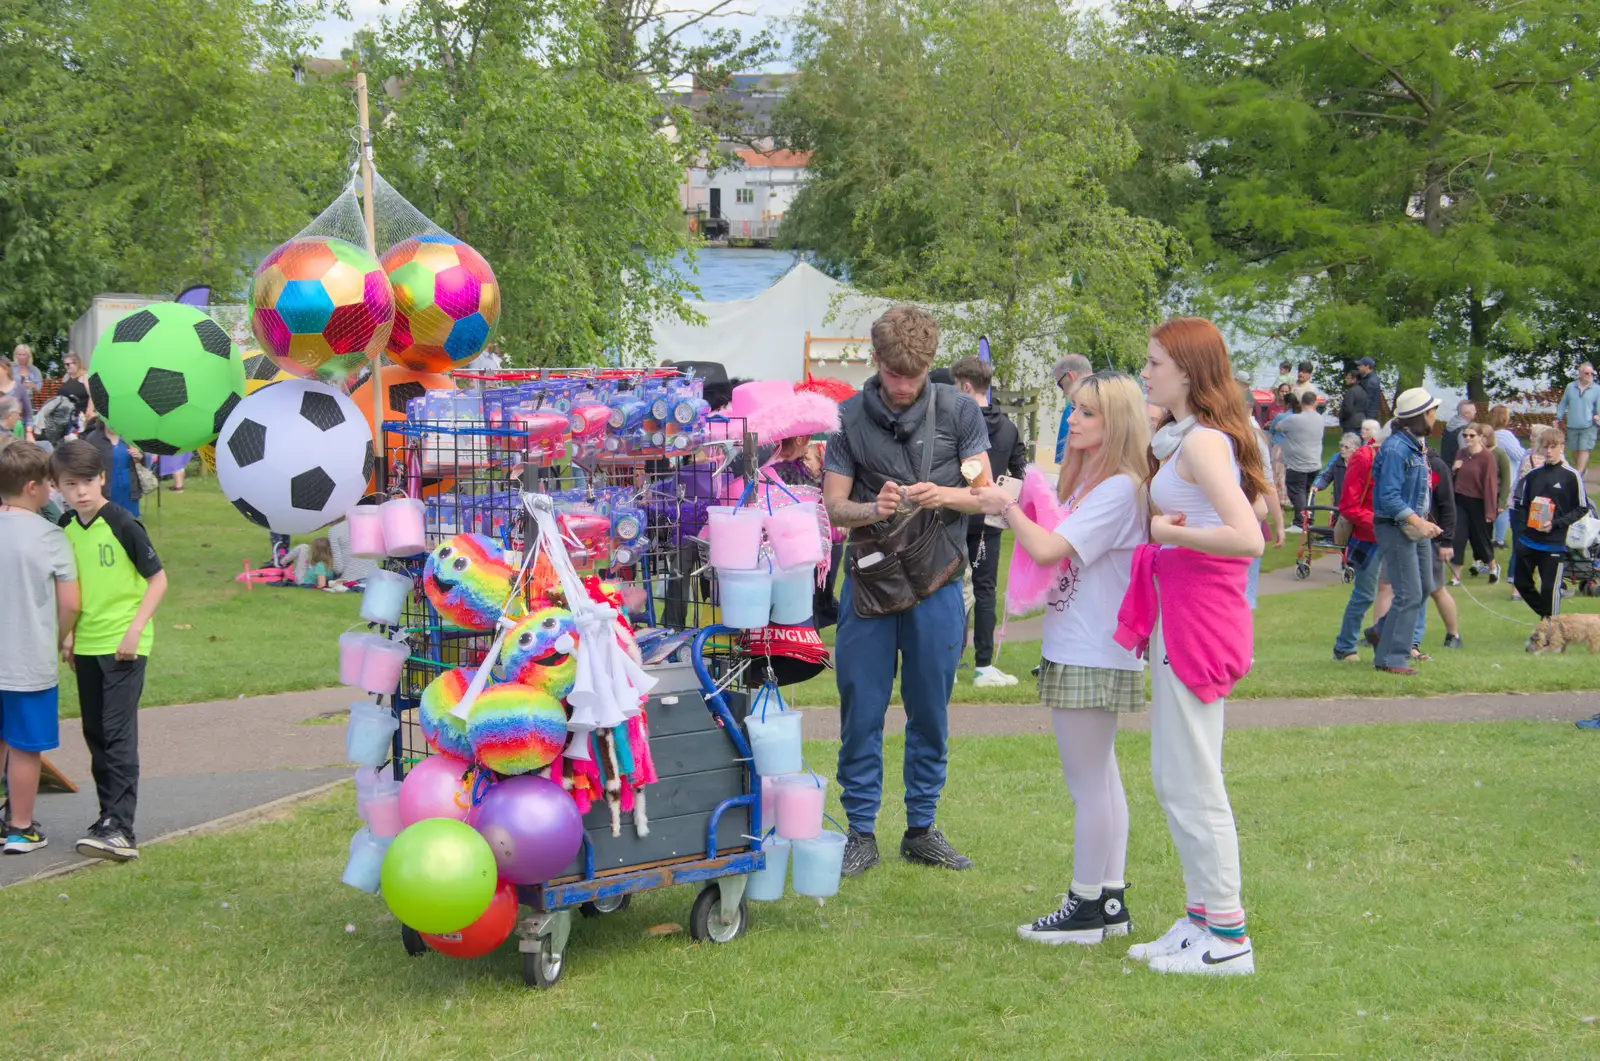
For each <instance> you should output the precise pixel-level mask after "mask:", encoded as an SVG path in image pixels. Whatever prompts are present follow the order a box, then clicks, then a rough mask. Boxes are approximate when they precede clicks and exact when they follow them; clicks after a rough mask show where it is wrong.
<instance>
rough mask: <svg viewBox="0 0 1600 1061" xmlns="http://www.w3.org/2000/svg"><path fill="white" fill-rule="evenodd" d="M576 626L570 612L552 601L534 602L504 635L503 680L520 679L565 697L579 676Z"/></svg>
mask: <svg viewBox="0 0 1600 1061" xmlns="http://www.w3.org/2000/svg"><path fill="white" fill-rule="evenodd" d="M577 650H578V628H577V626H576V625H575V624H574V622H573V619H572V612H570V611H568V610H567V609H566V608H561V607H558V606H556V605H554V604H545V605H543V606H539V605H536V606H535V607H534V609H533V611H532V612H531V613H530V614H529V615H528V617H527V618H526V619H524V620H522V621H521V622H520V623H518V624H517V625H516V626H515V627H514V628H512V630H511V632H510V633H509V634H507V635H506V641H505V645H504V646H503V647H502V648H501V649H500V670H501V672H502V673H503V674H504V675H505V678H506V681H510V682H521V683H522V684H523V685H530V686H532V687H533V688H535V689H539V690H541V691H543V692H546V693H548V694H550V695H551V696H553V697H555V698H556V699H557V700H564V699H566V696H567V694H568V693H570V692H572V683H573V682H574V681H576V680H577V677H578V661H577V659H576V658H575V653H576V652H577Z"/></svg>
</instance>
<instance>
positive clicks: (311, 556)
mask: <svg viewBox="0 0 1600 1061" xmlns="http://www.w3.org/2000/svg"><path fill="white" fill-rule="evenodd" d="M289 557H290V563H291V564H292V565H293V567H294V580H295V584H296V585H299V586H304V587H306V588H308V589H309V588H311V587H316V588H317V589H327V588H328V580H329V579H331V578H333V577H334V569H333V546H332V545H330V544H329V543H328V539H326V538H313V539H312V540H311V544H310V545H297V546H295V547H294V548H293V549H291V550H290V551H289Z"/></svg>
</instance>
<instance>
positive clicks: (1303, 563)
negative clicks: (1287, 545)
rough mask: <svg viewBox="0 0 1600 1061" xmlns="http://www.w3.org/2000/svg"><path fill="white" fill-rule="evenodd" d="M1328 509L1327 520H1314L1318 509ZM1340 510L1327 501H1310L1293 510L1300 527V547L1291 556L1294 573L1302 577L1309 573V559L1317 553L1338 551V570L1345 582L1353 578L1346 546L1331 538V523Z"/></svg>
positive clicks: (1295, 575)
mask: <svg viewBox="0 0 1600 1061" xmlns="http://www.w3.org/2000/svg"><path fill="white" fill-rule="evenodd" d="M1319 512H1325V513H1327V520H1326V522H1325V523H1323V524H1321V525H1320V526H1319V525H1318V523H1317V513H1319ZM1338 516H1339V510H1338V509H1336V508H1333V507H1331V506H1327V505H1309V506H1307V507H1306V508H1303V509H1301V510H1300V511H1299V512H1298V513H1296V518H1295V522H1296V524H1297V525H1298V526H1299V527H1300V547H1299V549H1297V550H1296V551H1295V556H1294V577H1295V578H1297V579H1300V580H1302V581H1303V580H1305V579H1307V578H1310V577H1311V561H1312V559H1313V558H1315V557H1316V556H1317V554H1319V553H1337V554H1338V555H1339V574H1340V577H1341V578H1343V579H1344V580H1345V581H1346V582H1354V581H1355V580H1356V569H1355V568H1354V567H1353V566H1351V564H1350V553H1349V550H1348V549H1347V548H1346V547H1345V546H1343V545H1338V544H1336V543H1335V542H1334V540H1333V524H1334V522H1335V521H1336V520H1337V519H1338Z"/></svg>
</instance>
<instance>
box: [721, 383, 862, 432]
mask: <svg viewBox="0 0 1600 1061" xmlns="http://www.w3.org/2000/svg"><path fill="white" fill-rule="evenodd" d="M721 415H723V416H726V417H727V418H728V419H729V420H730V421H732V423H726V424H719V423H713V424H712V425H711V428H712V431H713V437H718V436H720V437H724V438H726V437H728V435H729V434H730V433H732V432H736V431H737V430H738V428H739V424H738V421H739V420H741V419H742V420H743V421H744V429H745V430H747V431H752V432H754V433H755V436H756V439H757V440H758V441H759V442H761V443H763V444H764V443H768V442H777V441H779V440H780V439H785V438H793V437H795V436H796V435H815V434H818V433H822V432H830V433H831V432H834V431H837V430H839V405H838V403H837V402H835V401H833V400H831V399H829V398H827V397H824V396H823V395H821V394H817V393H814V392H812V391H796V390H795V388H794V384H793V383H790V382H789V381H787V380H781V379H766V380H755V381H754V382H751V383H741V384H740V385H739V386H737V387H735V388H734V389H733V401H732V402H730V403H729V404H728V407H727V408H726V409H724V410H722V413H721Z"/></svg>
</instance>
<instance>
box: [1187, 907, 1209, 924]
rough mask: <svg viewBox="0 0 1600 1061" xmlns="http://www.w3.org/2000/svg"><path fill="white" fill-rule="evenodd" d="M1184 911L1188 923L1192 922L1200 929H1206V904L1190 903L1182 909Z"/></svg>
mask: <svg viewBox="0 0 1600 1061" xmlns="http://www.w3.org/2000/svg"><path fill="white" fill-rule="evenodd" d="M1184 910H1185V911H1186V912H1187V913H1188V915H1189V920H1190V921H1193V922H1194V923H1195V924H1197V925H1199V926H1200V927H1201V928H1205V927H1206V904H1205V903H1190V904H1188V905H1187V906H1185V907H1184Z"/></svg>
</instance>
